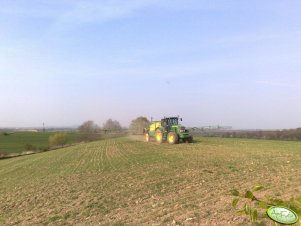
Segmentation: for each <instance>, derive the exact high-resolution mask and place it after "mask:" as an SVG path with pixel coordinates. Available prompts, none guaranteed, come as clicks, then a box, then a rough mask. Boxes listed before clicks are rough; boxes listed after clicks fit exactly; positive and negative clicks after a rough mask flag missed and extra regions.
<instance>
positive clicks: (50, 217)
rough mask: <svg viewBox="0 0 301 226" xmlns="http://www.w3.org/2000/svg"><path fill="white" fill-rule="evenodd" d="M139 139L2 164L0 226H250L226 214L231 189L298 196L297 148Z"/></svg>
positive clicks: (300, 161)
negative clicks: (143, 140)
mask: <svg viewBox="0 0 301 226" xmlns="http://www.w3.org/2000/svg"><path fill="white" fill-rule="evenodd" d="M137 139H140V138H139V137H138V138H137V137H131V138H118V139H110V140H103V141H97V142H91V143H87V144H80V145H77V146H73V147H68V148H64V149H58V150H54V151H50V152H45V153H40V154H35V155H31V156H22V157H18V158H13V159H6V160H1V161H0V213H1V214H0V225H251V223H250V221H249V219H248V218H247V217H246V216H243V215H238V214H237V213H236V212H235V210H234V209H233V207H232V206H231V201H232V198H233V197H231V196H230V195H229V191H230V190H231V189H233V188H237V189H248V188H250V187H252V186H254V185H256V184H262V185H263V186H264V187H265V189H264V190H263V191H260V192H259V193H258V195H259V197H261V196H262V197H263V196H265V195H268V196H271V197H276V198H281V199H289V198H290V197H297V196H301V143H300V142H284V141H264V140H243V139H222V138H198V139H196V141H195V142H194V143H192V144H177V145H168V144H161V145H158V144H156V143H145V142H142V141H140V140H137ZM257 225H273V224H272V222H271V221H269V220H263V221H261V222H259V223H258V224H257Z"/></svg>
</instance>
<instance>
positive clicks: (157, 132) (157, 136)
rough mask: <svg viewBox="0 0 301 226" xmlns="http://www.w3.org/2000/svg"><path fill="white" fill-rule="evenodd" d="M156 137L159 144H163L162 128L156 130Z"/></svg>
mask: <svg viewBox="0 0 301 226" xmlns="http://www.w3.org/2000/svg"><path fill="white" fill-rule="evenodd" d="M155 138H156V141H157V143H158V144H161V143H162V142H163V133H162V131H161V130H159V129H157V130H156V134H155Z"/></svg>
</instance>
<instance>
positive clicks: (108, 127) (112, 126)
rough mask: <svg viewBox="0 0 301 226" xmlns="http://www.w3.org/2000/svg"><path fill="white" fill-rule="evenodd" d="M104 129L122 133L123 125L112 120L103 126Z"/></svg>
mask: <svg viewBox="0 0 301 226" xmlns="http://www.w3.org/2000/svg"><path fill="white" fill-rule="evenodd" d="M103 129H104V130H108V131H120V130H121V125H120V123H119V122H118V121H116V120H114V121H113V120H112V119H108V120H107V121H106V122H105V123H104V125H103Z"/></svg>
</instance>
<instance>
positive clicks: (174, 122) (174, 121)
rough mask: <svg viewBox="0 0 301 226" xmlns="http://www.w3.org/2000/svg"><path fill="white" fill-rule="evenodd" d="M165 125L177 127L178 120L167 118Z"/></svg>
mask: <svg viewBox="0 0 301 226" xmlns="http://www.w3.org/2000/svg"><path fill="white" fill-rule="evenodd" d="M166 124H167V125H169V126H172V125H178V124H179V120H178V118H167V119H166Z"/></svg>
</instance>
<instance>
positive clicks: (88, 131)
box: [78, 120, 101, 141]
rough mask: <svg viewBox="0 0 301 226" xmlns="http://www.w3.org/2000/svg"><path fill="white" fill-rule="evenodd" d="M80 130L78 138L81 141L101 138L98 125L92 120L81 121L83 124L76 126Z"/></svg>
mask: <svg viewBox="0 0 301 226" xmlns="http://www.w3.org/2000/svg"><path fill="white" fill-rule="evenodd" d="M78 130H79V132H80V140H82V141H93V140H99V139H100V138H101V136H100V134H99V133H98V132H99V127H98V125H97V124H96V123H94V122H93V121H92V120H88V121H85V122H83V124H82V125H81V126H80V127H78Z"/></svg>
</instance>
